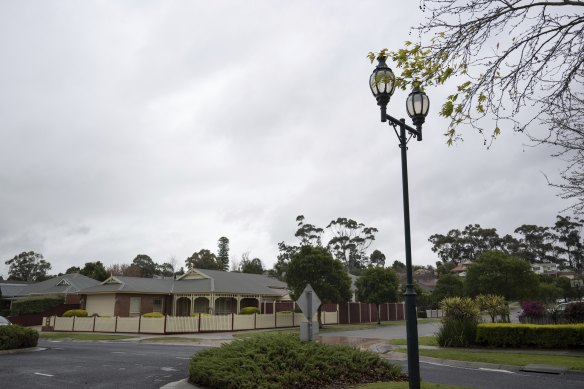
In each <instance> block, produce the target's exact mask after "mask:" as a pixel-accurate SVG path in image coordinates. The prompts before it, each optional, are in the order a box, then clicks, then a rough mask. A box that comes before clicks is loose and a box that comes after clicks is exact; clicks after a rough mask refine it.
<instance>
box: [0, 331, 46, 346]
mask: <svg viewBox="0 0 584 389" xmlns="http://www.w3.org/2000/svg"><path fill="white" fill-rule="evenodd" d="M38 340H39V333H38V332H36V331H35V330H32V329H30V328H25V327H21V326H18V325H9V326H0V350H11V349H15V348H27V347H35V346H36V345H37V342H38Z"/></svg>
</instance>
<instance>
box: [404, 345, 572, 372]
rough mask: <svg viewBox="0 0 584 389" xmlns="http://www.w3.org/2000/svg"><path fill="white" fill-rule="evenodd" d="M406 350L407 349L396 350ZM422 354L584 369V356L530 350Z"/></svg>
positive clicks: (457, 351) (449, 350)
mask: <svg viewBox="0 0 584 389" xmlns="http://www.w3.org/2000/svg"><path fill="white" fill-rule="evenodd" d="M395 351H399V352H405V350H395ZM420 355H423V356H426V357H433V358H440V359H451V360H456V361H468V362H485V363H495V364H502V365H515V366H525V365H529V364H540V365H552V366H565V367H568V368H570V369H573V370H584V356H581V357H580V356H568V355H557V354H556V355H554V354H536V353H529V351H525V352H521V353H517V352H497V351H477V350H465V349H439V350H424V349H421V350H420Z"/></svg>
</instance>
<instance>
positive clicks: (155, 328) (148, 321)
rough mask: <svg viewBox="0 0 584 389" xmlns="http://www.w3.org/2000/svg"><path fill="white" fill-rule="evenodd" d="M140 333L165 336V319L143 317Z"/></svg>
mask: <svg viewBox="0 0 584 389" xmlns="http://www.w3.org/2000/svg"><path fill="white" fill-rule="evenodd" d="M140 333H142V334H163V333H164V318H163V317H143V318H142V321H141V322H140Z"/></svg>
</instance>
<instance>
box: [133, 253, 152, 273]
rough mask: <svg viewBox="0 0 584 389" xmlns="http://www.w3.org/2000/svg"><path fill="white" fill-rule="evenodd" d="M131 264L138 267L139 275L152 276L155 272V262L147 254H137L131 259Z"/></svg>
mask: <svg viewBox="0 0 584 389" xmlns="http://www.w3.org/2000/svg"><path fill="white" fill-rule="evenodd" d="M132 265H135V266H137V267H138V268H140V271H141V273H142V275H141V277H145V278H152V276H153V275H154V274H156V263H155V262H154V261H153V260H152V258H150V257H149V256H148V255H145V254H138V255H137V256H136V258H134V260H133V261H132Z"/></svg>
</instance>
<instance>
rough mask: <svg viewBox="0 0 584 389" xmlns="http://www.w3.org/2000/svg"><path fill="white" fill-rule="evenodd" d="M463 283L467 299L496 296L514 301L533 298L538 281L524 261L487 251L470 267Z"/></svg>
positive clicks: (497, 252)
mask: <svg viewBox="0 0 584 389" xmlns="http://www.w3.org/2000/svg"><path fill="white" fill-rule="evenodd" d="M464 282H465V284H464V287H465V291H466V293H467V294H468V295H470V296H476V295H478V294H496V295H499V296H503V297H505V299H506V300H508V301H513V300H522V299H526V298H530V297H533V296H536V295H537V292H538V288H537V286H538V283H539V279H538V278H537V276H536V275H535V273H534V272H533V271H532V270H531V266H530V265H529V262H527V261H526V260H523V259H520V258H516V257H512V256H510V255H507V254H505V253H502V252H500V251H487V252H484V253H483V254H481V255H480V257H479V258H478V259H477V260H476V261H475V262H474V263H472V264H471V265H470V266H469V268H468V271H467V273H466V278H465V281H464Z"/></svg>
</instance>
